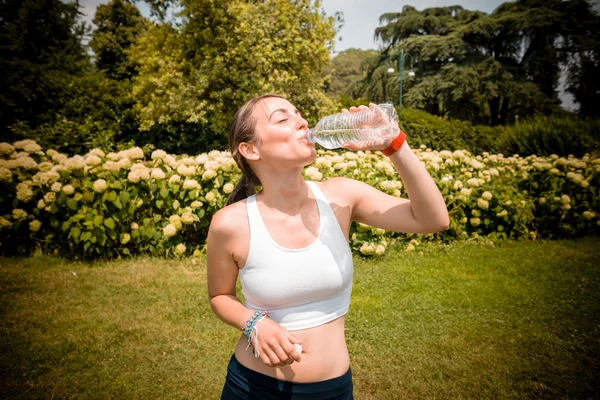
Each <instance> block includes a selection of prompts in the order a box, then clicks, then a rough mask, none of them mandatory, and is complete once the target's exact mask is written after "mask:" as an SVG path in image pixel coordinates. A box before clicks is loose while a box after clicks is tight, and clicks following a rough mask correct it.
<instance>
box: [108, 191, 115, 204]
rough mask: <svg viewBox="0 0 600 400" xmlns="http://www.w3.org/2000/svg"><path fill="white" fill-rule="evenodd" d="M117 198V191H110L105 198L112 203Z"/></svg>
mask: <svg viewBox="0 0 600 400" xmlns="http://www.w3.org/2000/svg"><path fill="white" fill-rule="evenodd" d="M116 199H117V192H110V193H109V194H108V197H107V200H108V201H110V202H111V203H113V202H114V201H115V200H116Z"/></svg>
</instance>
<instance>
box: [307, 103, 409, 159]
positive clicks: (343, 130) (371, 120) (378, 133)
mask: <svg viewBox="0 0 600 400" xmlns="http://www.w3.org/2000/svg"><path fill="white" fill-rule="evenodd" d="M397 124H398V115H397V114H396V110H395V109H394V106H393V105H392V104H379V105H376V106H371V107H369V108H368V109H365V110H362V111H359V112H353V113H348V114H344V113H339V114H333V115H328V116H327V117H325V118H323V119H321V120H320V121H319V122H318V123H317V125H316V126H315V127H314V128H313V129H309V130H308V134H307V136H306V139H307V140H308V141H309V142H312V143H318V144H320V145H321V146H323V147H325V148H326V149H336V148H338V147H342V145H343V144H344V143H349V142H353V143H360V142H366V141H377V140H381V139H388V138H393V137H395V136H396V135H397V133H398V130H397Z"/></svg>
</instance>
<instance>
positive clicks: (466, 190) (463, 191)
mask: <svg viewBox="0 0 600 400" xmlns="http://www.w3.org/2000/svg"><path fill="white" fill-rule="evenodd" d="M472 191H473V189H469V188H462V189H460V195H461V196H464V197H469V196H471V193H472Z"/></svg>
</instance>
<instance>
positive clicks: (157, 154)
mask: <svg viewBox="0 0 600 400" xmlns="http://www.w3.org/2000/svg"><path fill="white" fill-rule="evenodd" d="M166 156H167V152H166V151H164V150H154V151H153V152H152V155H151V156H150V158H152V159H153V160H163V159H164V158H165V157H166Z"/></svg>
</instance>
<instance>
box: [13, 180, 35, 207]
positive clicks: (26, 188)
mask: <svg viewBox="0 0 600 400" xmlns="http://www.w3.org/2000/svg"><path fill="white" fill-rule="evenodd" d="M31 183H32V182H31V181H24V182H20V183H17V199H18V200H20V201H22V202H24V203H27V202H28V201H29V200H31V199H32V198H33V190H31Z"/></svg>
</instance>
